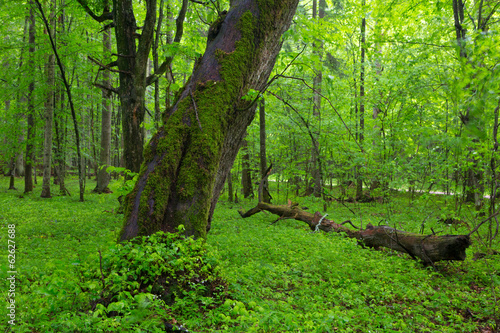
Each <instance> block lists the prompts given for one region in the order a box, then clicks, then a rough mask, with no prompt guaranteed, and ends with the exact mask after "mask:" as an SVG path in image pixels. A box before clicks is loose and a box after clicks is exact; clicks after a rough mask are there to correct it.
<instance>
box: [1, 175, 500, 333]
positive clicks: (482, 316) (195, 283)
mask: <svg viewBox="0 0 500 333" xmlns="http://www.w3.org/2000/svg"><path fill="white" fill-rule="evenodd" d="M19 182H20V181H18V183H19ZM18 186H21V187H22V184H18ZM120 186H121V182H115V183H114V184H112V186H111V189H112V190H113V191H114V193H113V194H103V195H97V194H90V193H86V194H85V198H86V201H85V202H83V203H81V202H78V199H77V198H76V197H74V196H72V197H60V196H55V197H53V198H52V199H40V198H39V195H40V188H37V189H36V190H35V192H34V193H33V194H30V195H22V188H21V189H20V190H19V191H7V190H6V189H7V187H8V179H7V178H5V179H2V180H1V181H0V226H1V229H0V242H1V243H2V247H1V248H2V249H3V251H2V252H1V253H0V267H2V270H1V276H0V278H1V279H2V281H7V280H6V278H7V277H8V276H9V275H8V274H7V271H9V270H10V269H9V267H8V261H7V237H8V236H7V235H8V226H9V225H15V239H14V240H15V242H16V260H15V269H16V271H17V275H16V290H15V302H16V303H15V306H16V321H15V323H16V325H15V326H12V325H9V324H8V323H7V321H8V320H10V319H9V317H7V313H8V312H7V311H8V309H7V303H6V301H4V304H3V305H2V306H1V307H0V309H1V311H0V316H1V317H0V324H1V325H2V327H7V332H9V330H10V331H12V332H164V331H165V330H166V327H171V328H175V327H179V326H180V325H182V326H183V327H185V328H187V329H188V330H189V331H191V332H488V331H493V329H494V328H495V327H496V326H495V325H496V324H497V322H498V318H499V312H500V308H499V304H498V302H497V298H498V297H499V294H500V260H499V259H500V258H499V257H500V256H499V255H497V254H495V253H496V252H495V251H498V250H500V248H499V246H498V242H497V241H493V242H492V244H491V245H490V244H488V243H487V242H486V241H485V240H486V230H483V229H484V228H481V229H480V235H481V236H482V238H481V240H480V239H478V238H477V237H476V236H473V245H472V246H471V247H470V248H469V249H468V250H467V259H466V260H465V261H464V262H453V263H446V262H443V263H436V264H435V265H434V266H428V267H424V266H423V265H422V264H420V263H418V262H415V261H413V260H411V258H409V257H408V256H406V255H404V254H400V253H396V252H393V251H388V250H383V251H375V250H373V249H364V248H362V247H361V246H359V245H358V244H357V243H356V241H354V240H352V239H349V238H346V237H345V236H344V235H341V234H335V233H329V234H326V233H313V232H311V230H310V229H309V228H308V227H307V226H306V224H305V223H303V222H300V221H295V220H280V221H278V222H275V223H273V222H274V221H276V219H277V216H273V215H271V214H269V213H266V212H261V213H259V214H256V215H254V216H252V217H250V218H247V219H242V218H241V217H240V216H239V214H238V212H237V210H238V209H243V210H245V209H249V208H251V207H253V206H254V205H255V200H252V199H248V200H243V201H240V203H238V204H234V203H228V202H227V201H226V198H225V194H223V196H222V197H221V200H220V202H219V205H218V207H217V209H216V212H215V215H214V218H213V221H212V229H211V231H210V232H209V234H208V238H207V241H206V243H203V242H202V241H200V240H193V239H192V238H187V239H186V238H184V237H181V236H179V235H177V234H168V235H167V234H161V233H160V234H156V235H154V236H151V237H147V238H144V239H142V240H134V241H133V242H129V243H125V244H124V245H117V244H116V243H115V240H116V237H117V233H118V232H119V230H120V227H121V224H122V215H118V214H116V209H117V207H118V203H117V200H116V198H117V196H118V195H119V189H120ZM272 186H275V184H273V183H272ZM68 187H69V189H70V191H71V193H75V194H76V193H77V187H78V184H77V180H75V179H71V180H69V181H68ZM87 187H88V188H93V183H92V182H90V181H89V182H88V184H87ZM272 193H273V194H274V196H275V201H274V202H275V203H278V204H284V203H286V202H287V200H288V199H290V200H293V201H297V202H299V203H300V206H301V207H303V208H304V209H307V210H308V211H310V212H314V211H319V212H321V213H323V214H324V213H325V212H324V208H325V207H324V203H323V202H321V200H319V199H315V198H294V197H291V196H290V194H289V193H286V192H283V191H281V192H280V194H279V195H278V194H277V191H276V189H274V190H272ZM445 201H446V202H445ZM453 205H454V201H453V200H452V199H450V198H445V197H444V196H431V197H428V196H425V195H422V196H418V197H417V198H416V199H415V200H413V201H412V200H410V198H409V197H408V196H407V195H406V194H404V193H397V192H393V193H390V198H389V200H385V202H384V203H378V202H374V203H366V204H359V203H351V204H349V203H343V204H342V203H338V202H328V203H327V207H326V212H327V213H328V214H329V216H328V217H327V218H330V219H333V220H335V221H337V222H341V221H344V220H347V219H349V220H351V221H352V222H353V224H355V225H357V226H360V225H363V226H366V224H367V223H372V224H374V225H378V224H387V225H390V226H393V227H397V228H398V229H402V230H407V231H412V232H421V230H422V226H423V229H424V233H431V232H432V231H431V230H434V232H436V233H439V234H466V233H468V232H469V230H470V229H471V228H473V227H474V226H475V225H476V224H477V223H478V222H479V218H474V217H473V215H474V214H473V213H472V212H471V211H470V210H467V209H466V208H464V209H462V210H461V212H460V213H461V215H460V216H458V215H459V214H458V213H457V212H456V211H455V210H454V209H453V207H454V206H453ZM451 215H453V216H454V217H457V218H459V219H460V221H462V222H463V223H459V224H446V223H443V217H448V216H451ZM478 254H479V255H478ZM474 257H476V258H479V259H477V260H474ZM4 286H5V287H4V288H2V293H3V295H4V297H3V298H2V299H4V300H5V299H7V290H8V283H7V282H5V284H4Z"/></svg>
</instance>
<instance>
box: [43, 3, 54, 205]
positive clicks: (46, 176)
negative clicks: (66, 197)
mask: <svg viewBox="0 0 500 333" xmlns="http://www.w3.org/2000/svg"><path fill="white" fill-rule="evenodd" d="M50 3H51V9H50V26H49V27H48V30H47V29H46V33H47V34H48V35H50V34H51V33H52V32H54V33H55V25H56V21H55V10H56V9H55V7H56V3H55V1H51V2H50ZM45 69H46V73H47V74H46V75H47V81H46V82H47V92H46V99H45V113H44V119H45V127H44V133H45V139H44V142H43V184H42V194H41V197H42V198H50V197H51V194H50V175H51V170H52V123H53V118H54V88H55V56H54V54H53V53H50V54H49V55H48V57H47V63H46V65H45Z"/></svg>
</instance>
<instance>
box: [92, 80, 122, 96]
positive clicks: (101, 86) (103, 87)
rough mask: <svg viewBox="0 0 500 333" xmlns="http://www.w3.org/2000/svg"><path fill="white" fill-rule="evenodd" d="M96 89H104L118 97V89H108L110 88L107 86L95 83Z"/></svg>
mask: <svg viewBox="0 0 500 333" xmlns="http://www.w3.org/2000/svg"><path fill="white" fill-rule="evenodd" d="M94 87H97V88H101V89H104V90H107V91H111V92H112V93H115V94H117V95H118V89H116V88H113V87H108V86H105V85H103V84H100V83H97V82H94Z"/></svg>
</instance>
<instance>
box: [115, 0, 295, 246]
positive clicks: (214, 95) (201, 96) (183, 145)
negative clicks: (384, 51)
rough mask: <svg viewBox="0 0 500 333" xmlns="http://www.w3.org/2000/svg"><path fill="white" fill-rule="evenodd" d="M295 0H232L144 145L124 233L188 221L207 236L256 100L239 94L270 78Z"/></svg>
mask: <svg viewBox="0 0 500 333" xmlns="http://www.w3.org/2000/svg"><path fill="white" fill-rule="evenodd" d="M297 3H298V0H284V1H270V0H260V1H257V0H235V1H234V2H233V3H232V6H231V8H230V10H229V12H228V13H227V14H226V15H225V16H223V17H220V18H219V20H217V21H216V22H214V24H213V25H212V26H211V28H210V31H209V38H208V40H207V48H206V51H205V54H204V55H203V57H202V58H201V59H200V61H199V62H198V64H197V66H195V68H194V70H193V74H192V75H191V77H190V79H189V81H188V82H187V83H186V85H185V87H184V89H183V90H182V91H181V92H180V94H179V95H178V98H177V101H176V102H175V103H174V105H173V106H172V108H171V109H170V111H169V112H168V114H167V116H166V119H165V125H164V126H163V127H162V128H160V130H159V131H158V132H157V133H156V134H155V135H154V136H153V138H152V139H151V141H150V142H149V144H148V145H147V148H146V151H145V154H144V158H145V162H144V164H143V166H142V168H141V172H140V175H139V178H138V181H137V183H136V185H135V188H134V190H133V191H132V192H131V193H129V194H128V195H127V197H126V199H125V204H124V206H125V207H124V212H125V224H124V227H123V230H122V232H121V235H120V239H121V240H125V239H130V238H133V237H135V236H137V235H145V234H152V233H154V232H156V231H159V230H163V231H166V232H171V231H175V230H176V229H177V227H178V226H179V225H181V224H182V225H184V229H185V234H187V235H194V236H196V237H205V235H206V232H207V230H208V229H209V228H210V220H211V216H212V213H213V210H214V209H215V205H216V203H217V200H218V198H219V195H220V192H221V190H222V188H223V186H224V182H225V179H226V177H227V173H228V172H229V170H230V168H231V166H232V164H233V162H234V159H235V157H236V154H237V152H238V149H239V147H240V145H241V142H242V140H243V137H244V134H245V131H246V128H247V126H248V125H249V124H250V122H251V121H252V119H253V117H254V114H255V104H251V103H250V102H249V101H246V100H244V99H242V97H243V96H244V95H246V94H247V92H248V91H249V89H255V90H261V89H263V87H264V85H265V84H266V82H267V79H268V78H269V75H270V73H271V70H272V68H273V66H274V62H275V60H276V56H277V54H278V52H279V50H280V48H281V44H282V42H281V35H282V34H283V32H284V31H285V30H286V29H288V27H289V25H290V22H291V19H292V17H293V14H294V12H295V9H296V7H297Z"/></svg>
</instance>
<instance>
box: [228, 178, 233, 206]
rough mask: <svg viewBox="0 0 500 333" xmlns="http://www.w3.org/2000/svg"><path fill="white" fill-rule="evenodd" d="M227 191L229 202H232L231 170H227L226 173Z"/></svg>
mask: <svg viewBox="0 0 500 333" xmlns="http://www.w3.org/2000/svg"><path fill="white" fill-rule="evenodd" d="M227 192H228V195H227V196H228V201H229V202H234V195H233V177H232V176H231V171H229V172H228V174H227Z"/></svg>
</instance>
